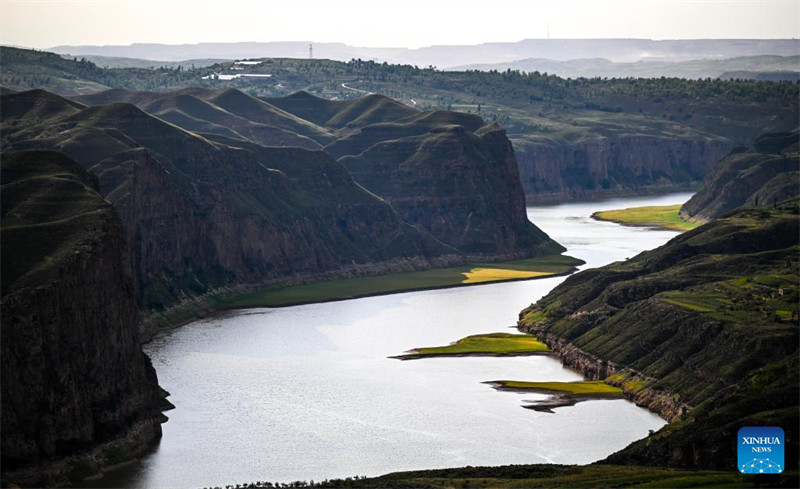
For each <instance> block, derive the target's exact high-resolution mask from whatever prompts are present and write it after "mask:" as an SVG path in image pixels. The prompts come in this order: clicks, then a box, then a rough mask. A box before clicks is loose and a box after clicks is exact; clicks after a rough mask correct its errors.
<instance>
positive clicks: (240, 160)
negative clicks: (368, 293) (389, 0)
mask: <svg viewBox="0 0 800 489" xmlns="http://www.w3.org/2000/svg"><path fill="white" fill-rule="evenodd" d="M37 98H40V99H42V100H46V101H47V100H51V99H55V100H60V102H59V104H55V105H56V106H57V110H56V109H54V110H50V111H47V112H46V113H44V115H42V113H43V111H36V112H32V114H35V116H36V117H35V119H34V120H31V121H29V120H28V118H27V115H28V113H29V112H31V111H29V110H28V111H26V110H22V109H20V110H19V111H18V112H19V113H20V114H21V115H20V117H8V118H6V119H4V120H3V128H4V137H3V147H4V148H8V149H32V148H43V149H54V150H59V151H63V152H64V153H65V154H67V155H69V156H70V157H72V158H74V159H75V160H76V161H78V162H79V163H80V164H81V165H82V166H83V167H84V168H86V169H89V170H90V171H91V172H92V173H93V174H95V175H96V176H97V177H98V178H99V183H100V191H101V193H102V194H103V195H104V196H105V197H106V198H107V199H109V201H110V202H111V203H112V204H113V205H114V207H115V208H116V209H117V211H118V212H119V214H120V216H121V218H122V222H123V225H124V227H125V229H126V231H127V234H128V237H129V240H130V243H131V252H132V261H133V267H134V270H135V272H136V273H135V276H136V279H137V283H138V285H139V288H138V290H139V302H140V304H141V305H142V306H143V307H145V308H146V309H155V310H158V309H161V308H164V307H166V306H169V305H171V304H175V303H176V302H177V301H178V300H180V299H181V298H183V297H187V296H189V297H191V296H198V295H202V294H205V293H207V292H209V291H211V290H214V289H216V288H219V287H225V286H234V285H241V284H253V285H257V284H262V285H264V284H273V283H276V282H280V281H281V280H285V279H286V278H287V277H292V276H295V275H296V274H307V275H308V276H309V277H312V276H313V275H314V274H318V273H321V272H334V271H337V270H338V271H343V270H346V269H347V268H348V267H362V268H363V267H365V266H366V267H367V270H372V271H371V272H369V273H376V272H377V271H378V270H384V271H390V270H392V269H414V268H420V267H421V268H427V267H430V266H432V265H437V264H438V265H447V264H454V263H463V262H464V261H466V259H467V258H468V256H469V255H481V257H482V258H489V259H491V258H493V257H494V259H497V258H500V257H509V258H511V257H524V256H531V255H534V254H536V253H541V252H544V251H553V250H555V249H556V248H557V245H555V244H553V243H552V241H550V240H549V238H547V236H546V235H544V233H541V231H538V230H537V229H536V228H535V227H534V226H533V225H531V224H530V223H528V222H527V219H526V218H525V217H524V200H522V194H521V190H520V189H519V186H518V182H517V180H516V179H515V178H516V173H515V172H514V171H513V170H514V167H513V165H514V161H513V152H510V151H511V150H510V145H509V144H508V141H507V139H505V138H504V136H502V135H500V136H499V137H493V138H491V139H492V142H491V144H490V143H489V139H487V137H486V136H481V137H478V136H474V135H473V136H470V138H468V139H465V140H458V141H456V145H455V147H453V148H452V149H453V151H456V152H460V151H465V150H464V148H467V147H468V146H470V145H473V146H475V145H477V146H480V148H479V149H476V150H471V149H470V150H468V151H466V153H465V154H467V155H469V157H468V158H467V159H465V160H463V161H462V162H461V163H460V164H459V165H458V166H453V167H446V166H442V165H441V161H442V159H443V158H448V157H449V156H448V155H447V154H445V153H437V152H436V151H434V152H431V153H430V154H429V155H428V156H427V157H426V159H423V160H421V161H420V164H421V166H418V168H417V170H418V171H420V170H425V171H434V170H435V171H436V172H438V173H437V174H438V177H437V178H441V179H446V180H449V181H451V182H454V183H456V184H457V185H456V187H454V189H455V190H456V193H455V194H453V193H451V194H449V195H448V196H447V197H448V198H449V199H458V200H460V201H463V202H465V204H464V205H463V206H461V207H463V208H459V209H451V210H448V211H447V212H444V211H443V210H442V209H441V208H440V207H438V206H439V204H438V203H437V202H438V201H439V200H438V199H439V196H437V195H436V194H431V195H428V192H431V191H432V189H430V188H427V187H425V188H415V187H414V186H413V182H403V183H402V184H403V185H405V192H406V195H407V197H413V196H414V195H416V197H417V199H418V200H419V202H420V203H421V205H418V206H417V210H416V211H415V215H414V216H413V217H414V218H413V219H412V216H411V215H410V214H408V215H407V214H406V213H404V212H398V209H394V208H393V207H391V202H387V200H384V199H381V198H380V197H378V196H376V195H375V194H374V193H373V192H370V191H368V190H365V189H364V188H363V187H362V186H361V185H359V184H358V183H356V182H355V181H354V180H353V178H352V177H351V175H350V173H349V172H348V170H347V169H346V168H345V167H344V166H343V165H342V164H340V163H339V162H337V161H335V160H334V159H333V158H332V157H331V156H329V155H328V154H327V153H326V152H322V151H309V150H306V149H302V148H298V147H294V148H292V147H283V148H281V147H268V146H263V145H261V144H258V142H257V141H256V140H255V139H256V138H253V139H250V138H244V136H243V135H242V134H241V133H236V134H229V133H228V134H225V133H224V132H223V134H222V135H207V136H202V135H199V134H197V133H193V132H189V131H186V130H184V129H181V128H180V127H178V126H175V125H173V124H170V123H168V122H166V121H164V120H162V119H159V118H157V117H154V116H153V115H150V114H148V113H147V112H145V111H144V110H142V109H141V108H138V107H137V106H135V105H132V104H131V103H130V102H133V103H136V104H138V105H140V106H143V107H149V108H150V110H153V111H158V110H172V108H175V107H183V108H185V109H186V110H188V111H190V112H193V113H194V114H196V115H197V116H198V117H205V118H206V120H209V121H211V120H215V119H217V120H218V121H219V122H220V126H219V127H223V125H222V124H225V122H226V121H232V120H234V119H235V118H238V119H235V120H237V121H239V120H240V121H244V122H243V123H241V124H239V125H238V126H237V125H233V124H225V126H224V127H227V128H228V129H229V130H230V131H234V130H236V129H241V128H243V127H247V125H246V124H245V123H247V124H250V127H252V126H253V125H257V124H261V122H259V121H261V120H267V122H270V123H274V122H275V121H276V120H278V119H280V120H281V121H283V122H282V124H283V126H284V127H287V128H290V127H291V128H297V127H301V128H303V129H308V130H309V131H310V133H314V134H316V136H315V137H317V136H319V135H320V134H322V135H325V137H331V138H332V137H333V136H328V135H327V134H328V133H327V132H326V131H327V130H326V129H322V128H320V127H319V126H316V125H314V124H312V123H310V122H305V121H302V120H300V119H297V118H296V117H295V116H293V115H291V114H288V113H286V112H283V111H282V110H281V109H277V108H274V107H272V106H271V105H269V104H268V103H266V102H263V101H260V100H257V99H254V98H252V97H249V96H247V95H245V94H243V93H241V92H238V91H235V90H227V91H222V92H214V91H208V90H202V89H194V90H187V91H183V92H178V93H170V94H155V93H144V92H125V91H114V92H111V93H110V92H105V93H101V94H98V95H96V96H92V97H86V98H84V100H85V101H88V102H91V101H92V100H95V99H96V100H99V101H102V102H108V101H112V100H122V101H124V102H114V103H108V104H105V105H92V106H90V107H86V108H82V107H83V106H80V105H79V104H74V103H70V102H68V101H65V100H64V99H58V97H57V96H54V95H52V94H49V93H48V92H44V91H38V92H34V93H31V92H22V93H17V94H9V95H5V96H3V99H2V103H3V105H4V106H5V105H6V104H8V105H9V106H10V107H16V106H20V107H23V106H24V104H23V102H21V101H20V100H23V101H27V102H25V103H26V104H28V105H30V106H40V105H43V104H44V102H31V100H35V99H37ZM70 104H72V105H70ZM376 104H377V107H380V106H383V105H386V101H385V100H383V99H382V98H376V97H373V98H370V99H369V100H366V101H364V102H362V103H361V105H362V109H363V110H364V112H365V113H367V114H375V110H378V109H375V107H376ZM51 105H52V102H51ZM373 109H375V110H373ZM353 110H355V109H352V108H351V110H350V112H351V113H352V111H353ZM409 110H413V109H409ZM183 112H184V113H185V112H186V111H183ZM233 112H237V113H238V114H240V115H235V114H234V113H233ZM414 112H415V114H417V116H415V117H414V118H412V123H418V121H417V119H426V118H428V119H429V118H431V116H432V115H435V113H434V114H424V113H423V114H420V113H417V112H416V111H414ZM442 114H444V113H442ZM276 118H277V119H276ZM465 118H466V119H465ZM433 119H435V117H434V118H433ZM445 119H446V118H445ZM460 119H465V120H468V121H470V122H471V125H470V128H473V127H475V128H477V126H479V125H480V122H481V121H480V119H478V118H475V117H474V116H466V115H454V120H460ZM438 123H439V121H437V120H432V121H429V122H427V123H425V124H423V126H424V127H425V128H427V129H428V130H431V131H432V130H433V128H434V127H436V126H437V124H438ZM265 126H266V124H265ZM6 128H8V129H7V130H6ZM282 130H286V129H282ZM314 134H312V135H314ZM294 136H295V137H296V138H297V139H301V138H305V137H304V136H301V135H296V134H294ZM320 137H321V136H320ZM322 139H323V140H324V138H322ZM305 140H307V141H310V140H309V139H307V138H305ZM468 141H469V142H468ZM504 144H505V146H504ZM451 146H452V145H451ZM497 148H499V149H497ZM464 165H467V166H466V167H470V168H473V170H471V171H473V173H469V172H467V173H464V169H465V168H466V167H465V166H464ZM486 165H495V166H496V167H497V169H499V170H501V172H500V173H498V171H497V170H491V171H490V170H489V167H485V166H486ZM498 165H499V166H498ZM484 167H485V168H484ZM426 169H427V170H426ZM475 171H479V172H481V171H482V172H484V177H481V178H483V180H482V181H483V182H484V183H485V185H481V186H474V187H469V186H465V185H466V182H468V181H470V179H471V178H477V177H476V174H475V173H474V172H475ZM490 181H491V182H493V183H492V184H491V185H489V184H486V183H487V182H490ZM459 182H461V183H459ZM459 192H463V195H458V193H459ZM464 206H466V207H464ZM506 214H508V215H506ZM433 215H437V216H439V219H441V220H442V222H444V223H446V226H450V228H452V229H460V231H459V232H458V238H457V239H455V238H454V235H453V233H452V232H450V231H449V230H448V232H442V233H440V232H438V231H439V230H438V229H435V228H434V227H433V226H427V227H426V226H425V224H424V223H425V222H431V220H432V216H433ZM425 216H427V217H425ZM509 216H510V217H509ZM467 217H469V219H467V220H466V221H464V219H465V218H467ZM450 228H448V229H450ZM487 236H489V238H487ZM472 243H480V245H474V244H472ZM378 264H380V265H378ZM369 267H372V268H371V269H370V268H369ZM362 273H363V272H362Z"/></svg>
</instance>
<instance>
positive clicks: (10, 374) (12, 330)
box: [0, 150, 164, 487]
mask: <svg viewBox="0 0 800 489" xmlns="http://www.w3.org/2000/svg"><path fill="white" fill-rule="evenodd" d="M2 233H3V239H2V252H1V253H0V256H2V268H3V275H2V321H0V332H1V336H2V341H0V345H2V361H3V364H2V413H3V423H2V465H3V485H6V484H7V483H9V481H13V482H15V483H17V484H25V485H31V486H39V487H42V486H45V485H47V486H54V485H57V484H63V483H65V482H70V481H75V480H79V479H80V478H82V477H84V476H85V475H88V474H85V473H83V474H82V473H81V471H82V470H84V469H87V468H88V470H89V471H90V472H93V471H96V470H97V467H98V466H102V465H111V464H114V463H119V462H121V461H123V460H109V457H110V456H109V453H111V452H109V450H111V449H112V448H113V449H114V450H116V451H117V452H116V453H126V454H128V455H127V456H128V457H132V456H135V455H137V454H139V453H141V452H142V451H144V450H145V449H146V448H147V447H148V446H149V445H150V443H152V442H153V441H154V440H155V439H157V438H158V437H160V436H161V426H160V422H161V421H162V419H164V418H163V417H162V415H161V414H160V410H161V397H162V396H161V394H160V392H159V388H158V384H157V380H156V373H155V371H154V370H153V367H152V365H151V364H150V360H149V359H148V358H147V357H146V356H145V355H144V353H142V351H141V348H140V346H139V330H138V326H137V324H136V322H137V306H136V298H135V293H134V289H133V287H134V283H133V279H132V276H131V271H130V263H129V261H128V250H127V247H126V237H125V233H124V230H123V228H122V226H121V224H120V222H119V218H118V217H117V215H116V213H115V211H114V210H113V209H112V207H111V205H110V204H109V203H108V202H107V201H106V200H104V199H103V197H102V196H101V195H100V194H99V193H98V191H97V178H96V177H95V176H93V175H92V174H90V173H89V172H87V171H86V170H84V169H83V168H81V166H80V165H79V164H78V163H77V162H75V161H74V160H72V159H70V158H68V157H67V156H66V155H64V154H63V153H60V152H55V151H39V150H36V151H21V152H17V151H12V152H6V151H4V152H3V160H2ZM68 456H71V457H73V458H71V459H69V460H68V461H66V462H65V461H64V459H65V457H68Z"/></svg>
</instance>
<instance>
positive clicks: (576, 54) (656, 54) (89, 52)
mask: <svg viewBox="0 0 800 489" xmlns="http://www.w3.org/2000/svg"><path fill="white" fill-rule="evenodd" d="M311 44H312V43H311V42H310V41H302V42H301V41H294V42H239V43H198V44H149V43H148V44H131V45H129V46H68V45H65V46H55V47H52V48H49V49H47V50H48V51H52V52H54V53H58V54H68V55H72V56H106V57H122V58H138V59H145V60H153V61H184V60H188V59H208V58H215V59H243V58H265V57H270V58H308V57H309V45H311ZM313 55H314V57H315V58H319V59H332V60H339V61H349V60H350V59H359V58H360V59H364V60H374V61H379V62H383V61H386V62H389V63H398V64H410V65H417V66H420V67H423V66H436V67H438V68H440V69H448V68H453V67H458V66H465V65H474V64H488V63H511V62H514V61H518V60H524V59H531V58H540V59H549V60H555V61H568V60H576V59H591V58H604V59H605V60H608V61H610V62H613V63H635V62H638V61H661V62H676V61H687V60H696V59H725V58H735V57H742V56H759V55H774V56H796V55H800V40H797V39H697V40H671V41H654V40H651V39H525V40H522V41H519V42H496V43H484V44H477V45H441V46H427V47H423V48H419V49H408V48H373V47H357V46H349V45H347V44H343V43H313ZM99 64H100V65H102V64H103V63H99Z"/></svg>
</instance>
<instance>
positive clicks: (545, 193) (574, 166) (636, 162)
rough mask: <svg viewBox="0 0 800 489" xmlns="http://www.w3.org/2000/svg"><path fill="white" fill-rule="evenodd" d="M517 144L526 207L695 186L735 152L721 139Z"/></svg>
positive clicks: (623, 138)
mask: <svg viewBox="0 0 800 489" xmlns="http://www.w3.org/2000/svg"><path fill="white" fill-rule="evenodd" d="M514 144H515V149H516V154H517V161H518V163H519V174H520V181H521V183H522V188H523V190H524V192H525V196H526V199H527V202H528V204H532V203H536V204H545V203H552V202H557V201H568V200H574V199H590V198H597V197H602V196H605V195H613V194H615V193H616V194H631V193H647V192H649V191H650V192H651V191H657V190H665V189H680V188H687V187H690V186H695V185H697V184H698V183H699V182H701V181H702V180H703V178H704V177H705V175H706V172H707V171H708V169H709V168H710V167H711V166H712V165H713V164H714V163H715V162H716V161H718V160H719V159H720V158H721V157H723V156H724V155H725V154H726V153H728V151H730V150H731V148H732V147H733V143H732V142H730V141H728V140H725V139H722V138H720V139H700V138H695V139H693V138H684V139H679V138H668V137H656V136H649V135H631V136H613V137H603V138H598V139H591V140H586V141H582V142H577V143H566V142H557V141H551V142H541V143H532V142H530V141H524V140H520V141H515V142H514Z"/></svg>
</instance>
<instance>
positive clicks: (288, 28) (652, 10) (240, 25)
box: [0, 0, 800, 49]
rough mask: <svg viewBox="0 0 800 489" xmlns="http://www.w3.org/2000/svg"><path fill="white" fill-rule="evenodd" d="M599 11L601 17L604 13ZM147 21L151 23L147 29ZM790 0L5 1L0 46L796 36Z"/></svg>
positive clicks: (799, 29)
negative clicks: (489, 1) (487, 1)
mask: <svg viewBox="0 0 800 489" xmlns="http://www.w3.org/2000/svg"><path fill="white" fill-rule="evenodd" d="M598 19H602V20H601V21H598ZM144 26H146V28H145V27H144ZM798 37H800V2H796V1H794V0H789V1H787V0H764V1H753V0H739V1H736V0H695V1H680V0H668V1H665V0H638V1H630V0H613V1H605V2H597V1H594V2H589V1H585V0H566V1H554V0H541V1H528V2H523V1H515V0H498V1H497V2H495V3H494V4H492V5H491V6H490V7H488V8H487V6H486V4H485V3H483V2H477V1H474V0H468V1H459V2H453V1H449V0H443V1H437V2H429V1H421V0H409V1H407V2H404V3H403V4H402V5H395V4H389V3H379V4H376V3H374V2H365V1H363V0H342V1H339V2H336V3H332V2H324V1H319V0H309V1H307V2H304V3H303V4H294V3H290V4H285V3H278V4H274V3H272V2H253V1H249V0H231V1H228V2H224V3H219V2H213V1H202V0H201V1H194V2H187V1H185V0H171V1H163V2H157V1H150V0H143V1H138V2H133V1H128V0H110V1H91V0H61V1H58V0H42V1H21V0H2V1H0V44H3V45H13V46H20V47H28V48H35V49H47V48H52V47H56V46H63V45H86V46H127V45H131V44H168V45H181V44H200V43H237V42H315V43H342V44H347V45H349V46H353V47H365V48H366V47H370V48H409V49H416V48H421V47H428V46H438V45H462V46H463V45H478V44H492V43H508V42H519V41H522V40H529V39H540V40H544V39H548V38H550V39H553V40H565V39H649V40H684V39H691V40H698V39H795V38H798Z"/></svg>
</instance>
